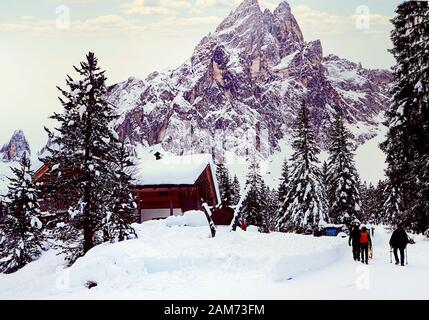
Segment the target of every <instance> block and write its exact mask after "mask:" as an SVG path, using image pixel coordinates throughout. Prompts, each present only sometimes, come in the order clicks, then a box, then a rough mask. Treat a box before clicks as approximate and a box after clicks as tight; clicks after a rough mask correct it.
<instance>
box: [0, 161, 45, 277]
mask: <svg viewBox="0 0 429 320" xmlns="http://www.w3.org/2000/svg"><path fill="white" fill-rule="evenodd" d="M12 171H13V173H14V177H12V178H10V179H9V180H10V184H9V191H8V193H7V195H6V203H7V214H6V216H5V217H4V220H3V221H2V224H1V226H0V229H3V235H2V236H1V239H0V244H1V250H0V272H4V273H12V272H15V271H17V270H19V269H21V268H22V267H24V266H25V265H26V264H28V263H30V262H31V261H34V260H36V259H38V258H39V256H40V255H41V253H42V242H43V234H42V222H41V221H40V215H41V214H40V210H39V204H38V202H37V199H38V196H37V190H36V186H35V185H34V183H33V181H32V177H33V174H34V172H33V171H32V170H31V164H30V160H29V159H28V157H27V156H26V155H24V157H23V158H22V159H21V161H20V167H18V168H12Z"/></svg>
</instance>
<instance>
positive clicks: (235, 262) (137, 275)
mask: <svg viewBox="0 0 429 320" xmlns="http://www.w3.org/2000/svg"><path fill="white" fill-rule="evenodd" d="M185 225H186V226H185ZM135 227H136V229H137V230H136V231H137V233H138V235H139V239H135V240H130V241H126V242H122V243H115V244H103V245H100V246H98V247H96V248H94V249H93V250H91V251H90V252H88V253H87V255H86V256H85V257H82V258H80V259H79V260H77V261H76V263H75V264H74V265H73V266H72V267H71V268H69V269H67V273H68V277H69V279H70V284H69V286H70V288H71V289H72V290H83V289H84V288H85V284H86V283H87V282H88V281H92V282H96V283H97V287H96V288H97V289H96V290H103V291H105V290H118V289H125V288H129V287H134V286H136V285H138V284H139V283H141V282H145V281H147V280H148V279H150V278H153V277H155V278H158V279H162V280H161V281H165V282H168V281H172V282H174V281H177V279H175V277H178V276H180V275H183V274H187V275H189V274H199V273H212V272H222V273H226V274H228V273H230V274H231V273H233V274H237V273H242V272H256V273H260V272H263V274H264V277H266V278H267V279H272V280H270V281H273V280H274V281H281V280H286V279H288V278H290V277H294V276H296V275H299V274H300V273H303V272H305V271H310V270H315V269H317V268H321V267H323V266H326V265H327V264H329V263H332V262H334V261H335V259H338V257H339V255H340V254H341V253H342V252H344V250H343V249H344V248H346V247H347V246H346V243H345V241H344V240H343V239H339V238H314V237H312V236H304V235H296V234H283V233H272V234H268V235H267V234H261V233H258V232H243V231H241V230H240V231H238V232H232V233H231V232H229V231H228V230H229V229H228V228H219V230H218V233H217V236H216V238H210V236H209V233H210V231H209V227H208V224H207V221H206V220H205V217H204V214H203V213H202V212H199V211H191V212H188V213H187V214H185V216H183V217H170V218H168V219H166V220H160V221H150V222H147V223H144V224H142V225H135ZM303 253H305V254H303ZM169 279H170V280H169ZM92 290H93V289H92Z"/></svg>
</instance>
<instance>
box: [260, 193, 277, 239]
mask: <svg viewBox="0 0 429 320" xmlns="http://www.w3.org/2000/svg"><path fill="white" fill-rule="evenodd" d="M263 197H264V198H265V199H266V200H265V203H264V208H263V210H262V214H263V217H264V219H263V220H264V222H263V227H262V232H265V233H269V232H272V231H275V229H276V222H277V212H278V203H279V202H278V199H279V196H278V193H277V192H276V191H275V190H271V189H270V188H269V187H268V186H267V187H265V193H264V194H263Z"/></svg>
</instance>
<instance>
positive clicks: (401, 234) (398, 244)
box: [389, 224, 408, 266]
mask: <svg viewBox="0 0 429 320" xmlns="http://www.w3.org/2000/svg"><path fill="white" fill-rule="evenodd" d="M389 244H390V247H391V248H392V249H393V254H394V255H395V260H396V264H397V265H398V264H399V258H398V249H399V252H400V254H401V266H404V256H405V254H404V253H405V248H406V247H407V244H408V235H407V233H406V232H405V230H404V228H403V226H402V224H399V225H398V227H397V228H396V230H395V231H393V233H392V237H391V238H390V241H389Z"/></svg>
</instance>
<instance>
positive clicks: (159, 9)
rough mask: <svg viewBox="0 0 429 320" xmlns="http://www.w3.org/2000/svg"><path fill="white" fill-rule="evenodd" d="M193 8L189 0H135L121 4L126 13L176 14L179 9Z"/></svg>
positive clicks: (143, 14) (123, 11)
mask: <svg viewBox="0 0 429 320" xmlns="http://www.w3.org/2000/svg"><path fill="white" fill-rule="evenodd" d="M182 9H189V10H191V9H192V4H191V3H190V2H189V1H188V0H134V1H133V2H130V3H125V4H123V5H121V11H122V13H124V14H126V15H133V14H138V15H142V16H145V15H150V14H158V15H175V14H177V11H178V10H182Z"/></svg>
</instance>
